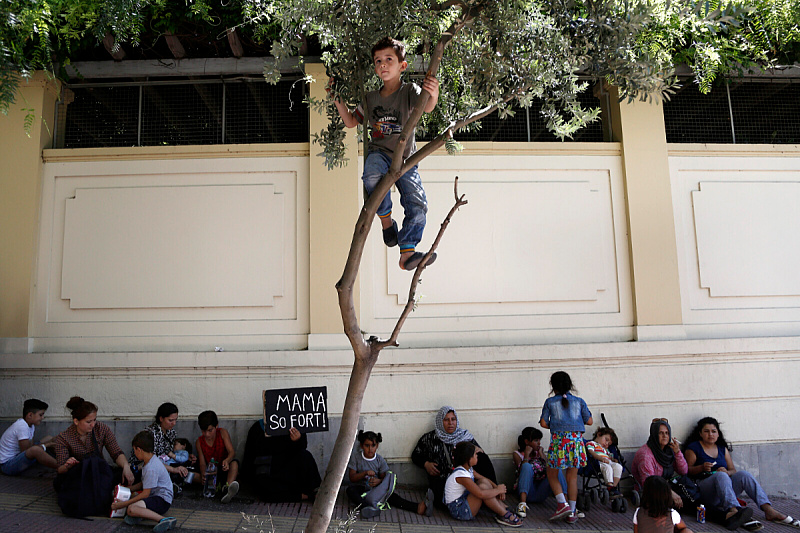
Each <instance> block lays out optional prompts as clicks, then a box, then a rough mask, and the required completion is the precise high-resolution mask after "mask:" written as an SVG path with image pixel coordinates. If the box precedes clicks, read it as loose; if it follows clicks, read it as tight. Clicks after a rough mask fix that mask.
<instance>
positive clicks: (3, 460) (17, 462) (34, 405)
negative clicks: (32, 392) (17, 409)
mask: <svg viewBox="0 0 800 533" xmlns="http://www.w3.org/2000/svg"><path fill="white" fill-rule="evenodd" d="M45 411H47V404H46V403H44V402H43V401H41V400H37V399H35V398H31V399H29V400H25V402H24V403H23V404H22V418H20V419H18V420H17V421H16V422H14V423H13V424H11V426H10V427H9V428H8V429H7V430H6V431H5V432H4V433H3V436H2V437H1V438H0V472H2V473H4V474H5V475H7V476H17V475H19V474H21V473H22V472H24V471H25V470H27V469H28V468H30V467H31V466H33V465H35V464H36V463H40V464H43V465H44V466H46V467H47V468H53V469H55V468H57V467H58V463H57V462H56V459H55V457H52V456H50V455H49V454H48V453H47V443H48V442H50V441H52V440H53V437H49V436H48V437H45V438H43V439H42V442H41V443H39V444H34V442H33V433H34V431H36V426H38V425H39V424H41V423H42V420H44V413H45Z"/></svg>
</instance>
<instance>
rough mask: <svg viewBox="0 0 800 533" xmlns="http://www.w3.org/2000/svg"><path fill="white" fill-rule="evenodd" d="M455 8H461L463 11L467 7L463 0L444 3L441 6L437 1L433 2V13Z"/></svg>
mask: <svg viewBox="0 0 800 533" xmlns="http://www.w3.org/2000/svg"><path fill="white" fill-rule="evenodd" d="M453 6H461V9H464V7H465V5H464V2H463V1H461V0H447V1H446V2H442V3H441V4H439V3H438V2H436V0H431V11H434V12H436V11H446V10H448V9H450V8H451V7H453Z"/></svg>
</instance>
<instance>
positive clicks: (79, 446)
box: [55, 422, 122, 466]
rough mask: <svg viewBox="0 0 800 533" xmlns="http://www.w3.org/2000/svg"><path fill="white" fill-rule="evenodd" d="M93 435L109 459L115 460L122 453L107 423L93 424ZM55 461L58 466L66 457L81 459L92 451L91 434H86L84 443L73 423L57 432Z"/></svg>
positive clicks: (64, 461)
mask: <svg viewBox="0 0 800 533" xmlns="http://www.w3.org/2000/svg"><path fill="white" fill-rule="evenodd" d="M94 437H95V438H96V439H97V445H98V446H100V449H101V450H102V449H103V447H105V449H106V450H108V454H109V455H110V456H111V459H112V460H113V461H115V462H116V460H117V457H119V456H120V455H122V449H121V448H120V447H119V444H117V438H116V437H115V436H114V433H113V432H112V431H111V428H109V427H108V426H107V425H105V424H103V423H102V422H98V423H97V424H95V426H94ZM55 451H56V461H57V462H58V466H62V465H63V464H64V463H66V462H67V459H69V458H70V457H74V458H75V459H77V460H79V461H80V460H81V459H83V458H84V457H86V456H88V455H91V454H92V453H93V452H94V442H93V440H92V436H91V435H87V436H86V444H84V443H83V442H82V441H81V439H80V436H79V435H78V428H77V427H76V426H75V425H74V424H73V425H71V426H70V427H69V428H67V429H65V430H64V431H62V432H61V433H59V434H58V436H57V437H56V440H55Z"/></svg>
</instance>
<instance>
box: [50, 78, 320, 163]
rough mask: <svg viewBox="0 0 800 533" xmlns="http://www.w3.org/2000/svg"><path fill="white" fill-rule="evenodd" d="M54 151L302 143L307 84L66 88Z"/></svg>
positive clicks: (207, 83) (252, 81)
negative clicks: (66, 99)
mask: <svg viewBox="0 0 800 533" xmlns="http://www.w3.org/2000/svg"><path fill="white" fill-rule="evenodd" d="M70 89H71V91H72V92H73V94H74V100H73V101H72V102H71V103H70V104H69V105H66V106H65V105H61V106H59V116H58V124H59V126H60V127H59V129H58V131H57V135H56V146H57V147H60V148H89V147H118V146H158V145H187V144H198V145H202V144H231V143H237V144H249V143H290V142H308V107H307V106H306V105H305V104H304V103H303V97H304V91H305V84H303V83H294V82H293V81H282V82H280V83H278V84H277V85H270V84H268V83H266V82H264V81H263V80H258V79H243V80H234V81H230V80H226V81H225V82H224V83H223V82H222V80H209V81H193V82H185V81H184V82H181V83H174V82H150V83H139V84H137V83H131V84H97V85H82V86H73V87H71V88H70Z"/></svg>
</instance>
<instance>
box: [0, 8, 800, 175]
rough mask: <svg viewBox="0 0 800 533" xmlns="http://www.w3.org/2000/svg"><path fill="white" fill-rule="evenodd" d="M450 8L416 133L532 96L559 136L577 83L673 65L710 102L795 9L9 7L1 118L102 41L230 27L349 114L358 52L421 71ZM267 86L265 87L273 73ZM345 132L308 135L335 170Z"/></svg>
mask: <svg viewBox="0 0 800 533" xmlns="http://www.w3.org/2000/svg"><path fill="white" fill-rule="evenodd" d="M687 2H688V3H687ZM459 6H464V7H466V10H465V11H464V13H466V16H467V18H468V19H469V20H468V21H467V22H466V23H465V27H464V30H463V31H461V32H459V34H458V35H457V37H456V39H454V40H453V42H452V43H450V45H449V46H448V47H447V49H446V51H445V57H444V58H443V61H442V68H441V70H440V71H439V73H438V76H439V78H440V81H441V82H442V85H443V87H442V91H441V93H442V98H441V99H440V104H439V106H437V111H436V112H435V113H434V114H432V115H431V116H426V117H425V119H424V121H423V122H422V123H421V124H420V130H421V131H423V132H424V131H429V132H431V133H436V132H437V131H442V130H443V129H444V128H446V127H447V126H448V125H449V124H451V123H452V121H453V120H455V119H456V118H457V117H465V116H469V114H470V113H472V112H475V111H476V110H479V109H481V108H482V107H484V106H485V105H487V104H488V103H491V102H495V103H498V104H499V106H500V114H501V116H504V115H507V114H510V113H513V109H514V107H515V106H523V107H524V106H526V105H529V103H530V100H531V99H532V98H541V99H543V100H544V108H543V113H544V114H545V115H546V117H547V120H548V124H549V127H550V128H551V129H552V130H553V131H554V132H556V133H557V134H558V135H562V136H564V135H570V134H571V133H573V132H574V131H575V130H576V129H578V128H580V127H581V126H582V125H583V124H585V123H586V122H587V121H590V120H592V119H594V118H595V116H596V111H595V110H587V109H582V108H581V107H580V105H578V103H577V101H576V99H575V94H576V93H577V91H580V90H582V88H583V85H582V84H581V83H580V82H579V80H578V76H577V75H578V74H581V75H582V76H586V77H589V78H596V79H602V78H605V79H607V80H608V81H609V82H611V83H613V84H616V85H618V86H619V87H620V89H621V90H622V93H623V94H624V95H626V96H629V97H637V96H642V95H644V94H650V95H653V94H659V93H662V92H663V91H664V90H665V89H666V88H668V86H669V81H668V80H669V77H670V74H671V72H672V71H673V69H674V67H675V65H677V64H681V63H686V64H688V65H690V66H691V67H692V69H693V70H694V72H695V73H696V77H697V81H698V83H699V85H700V88H701V90H702V91H703V92H708V91H709V90H710V88H711V85H712V83H713V82H714V80H715V79H716V78H717V77H718V76H719V75H720V74H727V73H729V72H731V71H735V70H737V69H738V70H741V69H742V68H746V67H748V66H752V65H758V66H760V67H761V68H770V67H774V66H776V65H779V64H793V63H795V62H797V61H798V57H800V3H798V2H796V1H794V0H755V1H753V0H729V1H723V0H708V1H702V2H699V1H696V0H685V1H684V2H667V1H666V0H627V1H623V0H553V1H550V2H544V1H533V0H497V1H495V2H482V1H479V0H438V1H437V0H372V1H364V0H229V1H227V2H223V1H221V0H185V1H184V2H168V1H167V0H6V1H5V2H2V3H0V111H2V112H3V113H7V112H8V108H9V105H11V104H12V103H13V102H14V100H15V96H16V89H17V87H18V84H19V82H20V76H21V77H28V76H30V75H31V74H32V73H33V72H34V71H35V70H44V71H48V72H50V73H51V74H52V75H53V76H55V77H64V76H63V74H64V71H63V67H64V65H66V64H69V63H70V62H71V61H75V60H86V59H109V57H108V54H104V53H103V46H102V45H101V43H102V42H103V40H104V39H105V40H106V46H107V47H108V44H109V43H111V46H113V49H114V50H118V49H120V48H122V49H124V50H127V51H128V52H129V57H141V58H161V57H165V56H166V55H167V54H168V52H166V51H165V47H164V46H163V45H162V44H161V43H163V40H164V39H163V37H164V36H166V35H169V34H175V35H180V37H181V39H182V40H183V41H184V42H187V41H188V42H189V43H191V44H193V45H194V46H195V48H196V54H197V55H196V57H207V56H212V57H219V56H225V55H230V51H229V50H228V48H227V46H226V43H225V40H224V38H225V35H226V30H227V29H229V28H237V31H238V32H239V33H240V35H241V36H242V38H243V40H244V41H245V42H246V43H247V45H248V49H249V50H248V51H250V52H253V51H254V52H255V53H257V54H259V55H263V56H267V55H273V56H275V57H277V58H284V57H288V56H291V55H297V54H298V52H299V51H300V49H301V48H300V45H301V43H303V44H305V43H306V40H307V39H310V40H312V41H314V42H316V43H317V44H318V47H317V48H316V49H315V51H318V52H319V54H320V55H321V57H322V60H323V61H324V63H325V64H326V66H327V67H328V69H329V72H330V73H331V74H333V76H334V77H335V78H336V79H337V81H338V82H339V83H337V86H336V89H335V92H336V93H338V94H339V95H341V97H342V98H344V99H345V100H346V101H348V102H350V103H353V104H354V103H356V102H357V101H359V99H360V98H361V96H362V94H361V92H360V91H362V90H369V89H372V88H374V87H375V84H376V83H377V80H376V79H375V78H374V77H372V76H370V72H371V66H370V65H371V58H370V57H369V50H370V48H371V46H372V44H373V41H376V40H377V38H378V36H383V35H392V36H394V37H397V38H400V39H403V40H405V41H406V43H407V44H408V50H409V52H410V59H411V60H412V62H413V66H414V67H415V68H416V70H417V74H421V72H424V70H425V69H426V68H427V66H428V64H427V62H428V61H429V58H430V54H431V53H432V50H431V48H430V47H431V43H434V42H436V41H437V39H438V36H439V35H441V33H442V32H443V31H445V30H446V28H448V27H449V26H450V25H451V24H453V22H454V21H455V19H456V18H457V17H458V16H459V15H458V13H461V9H460V7H459ZM109 38H110V40H109ZM98 50H99V51H100V52H99V53H98ZM266 75H267V78H268V79H270V80H273V81H274V80H275V79H276V73H275V72H267V73H266ZM583 79H585V78H583ZM331 116H332V118H333V117H334V116H335V115H331ZM334 122H335V119H334ZM474 127H477V126H476V125H475V124H472V125H468V126H467V128H474ZM342 135H343V134H342V132H341V129H340V128H339V125H337V124H333V125H332V126H331V128H330V129H329V130H328V131H327V132H324V133H322V135H321V136H320V138H319V141H320V142H321V144H322V146H323V148H324V150H325V154H326V156H327V158H328V163H329V164H338V163H339V162H341V161H342V160H343V157H344V154H342V153H341V152H340V150H341V144H340V143H339V140H340V139H341V137H342ZM449 148H451V149H455V148H456V145H455V144H453V143H451V144H450V145H449Z"/></svg>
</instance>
